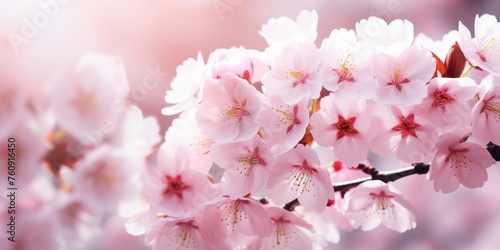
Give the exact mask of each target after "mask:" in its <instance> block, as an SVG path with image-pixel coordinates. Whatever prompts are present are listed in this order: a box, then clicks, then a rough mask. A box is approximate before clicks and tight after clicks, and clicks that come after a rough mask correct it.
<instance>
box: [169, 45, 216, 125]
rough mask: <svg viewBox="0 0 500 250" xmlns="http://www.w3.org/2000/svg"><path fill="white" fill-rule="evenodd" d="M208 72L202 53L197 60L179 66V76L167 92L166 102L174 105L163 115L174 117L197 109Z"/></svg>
mask: <svg viewBox="0 0 500 250" xmlns="http://www.w3.org/2000/svg"><path fill="white" fill-rule="evenodd" d="M206 70H207V69H206V66H205V62H204V61H203V57H202V55H201V52H198V57H197V58H196V59H194V58H189V59H187V60H185V61H184V62H183V63H182V65H179V66H177V70H176V73H177V74H176V75H175V77H174V79H173V80H172V82H171V83H170V88H171V90H167V95H166V96H165V102H166V103H170V104H174V105H173V106H169V107H166V108H163V109H162V110H161V113H162V114H164V115H174V114H178V113H181V112H184V111H188V110H190V109H192V108H194V107H196V104H198V103H199V102H200V99H201V90H202V86H203V83H204V82H205V79H206Z"/></svg>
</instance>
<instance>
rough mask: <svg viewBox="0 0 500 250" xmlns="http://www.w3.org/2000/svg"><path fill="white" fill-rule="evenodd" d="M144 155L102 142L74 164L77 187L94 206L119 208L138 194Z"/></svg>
mask: <svg viewBox="0 0 500 250" xmlns="http://www.w3.org/2000/svg"><path fill="white" fill-rule="evenodd" d="M144 164H145V163H144V159H143V158H142V159H141V158H140V157H138V156H135V155H133V154H130V152H127V151H125V150H122V149H120V148H116V147H112V146H109V145H106V144H104V145H101V146H99V147H97V148H95V149H93V150H91V151H90V152H88V153H87V154H86V155H85V157H84V158H83V159H81V160H80V161H78V162H76V164H75V166H74V169H75V170H74V175H75V176H74V184H73V185H74V187H73V188H74V191H75V192H76V194H77V195H78V196H80V197H81V199H82V200H83V201H85V204H87V206H89V207H90V208H92V209H96V210H98V211H99V210H101V209H103V210H104V212H110V211H113V212H114V211H116V209H117V207H118V204H119V203H120V202H121V201H122V200H126V199H129V200H130V199H131V198H133V197H135V196H136V195H137V190H138V188H137V185H138V182H139V176H140V174H139V173H140V170H142V168H144Z"/></svg>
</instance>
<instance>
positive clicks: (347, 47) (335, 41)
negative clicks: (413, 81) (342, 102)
mask: <svg viewBox="0 0 500 250" xmlns="http://www.w3.org/2000/svg"><path fill="white" fill-rule="evenodd" d="M321 52H322V55H323V56H322V65H321V69H320V74H321V79H322V81H323V86H324V87H325V88H326V89H328V90H330V91H334V92H335V94H336V95H337V97H338V98H342V99H354V98H357V97H359V98H362V99H370V98H373V97H374V96H375V88H376V86H377V84H376V81H375V79H374V78H373V66H372V59H371V55H370V52H368V51H366V50H363V49H362V46H361V45H360V44H359V43H358V42H357V39H356V34H355V33H354V31H353V30H346V29H340V30H337V29H335V30H333V31H332V33H331V34H330V37H328V38H326V39H325V40H323V42H322V44H321Z"/></svg>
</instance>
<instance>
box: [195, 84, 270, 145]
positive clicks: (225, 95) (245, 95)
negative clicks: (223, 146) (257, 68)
mask: <svg viewBox="0 0 500 250" xmlns="http://www.w3.org/2000/svg"><path fill="white" fill-rule="evenodd" d="M261 102H262V101H261V99H260V96H259V94H258V92H257V90H256V89H255V88H254V87H253V86H252V85H250V84H248V82H247V81H245V80H243V79H241V78H239V77H237V76H236V75H234V74H225V75H223V76H222V77H221V78H220V79H218V80H209V81H207V82H206V83H205V86H204V96H203V99H202V101H201V103H200V105H199V106H198V110H197V111H196V120H197V122H198V123H197V125H198V126H199V128H200V129H201V131H202V132H203V133H204V134H206V135H207V136H209V137H210V139H212V140H213V141H214V142H220V143H225V142H230V141H244V140H248V139H250V138H252V137H254V135H256V134H257V131H258V130H259V124H258V123H257V122H256V119H257V117H258V115H259V113H260V109H261Z"/></svg>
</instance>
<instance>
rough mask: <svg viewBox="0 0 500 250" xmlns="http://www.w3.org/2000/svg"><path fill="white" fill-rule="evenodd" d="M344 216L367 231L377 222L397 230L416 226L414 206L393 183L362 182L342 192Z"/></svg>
mask: <svg viewBox="0 0 500 250" xmlns="http://www.w3.org/2000/svg"><path fill="white" fill-rule="evenodd" d="M345 199H346V213H347V214H346V216H347V218H349V220H350V221H351V224H352V225H353V227H354V228H360V227H361V230H363V231H369V230H372V229H374V228H376V227H378V226H379V225H380V224H383V225H384V226H386V227H387V228H389V229H392V230H395V231H397V232H400V233H402V232H405V231H407V230H409V229H413V228H415V227H416V226H417V222H416V219H415V212H416V211H415V208H413V206H412V205H411V204H410V203H409V202H408V201H407V200H406V199H404V198H403V196H402V195H401V193H400V192H399V191H398V190H397V189H395V188H394V187H393V186H391V185H388V184H386V183H384V182H382V181H379V180H373V181H365V182H363V183H361V184H360V185H359V186H357V187H355V188H353V189H351V190H349V191H348V192H347V193H346V195H345Z"/></svg>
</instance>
